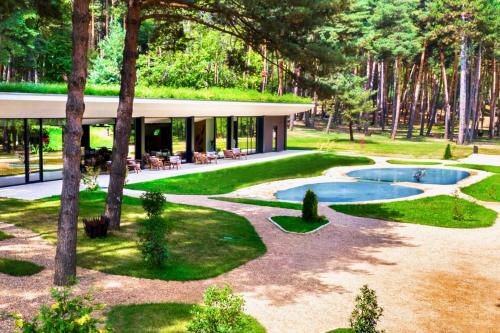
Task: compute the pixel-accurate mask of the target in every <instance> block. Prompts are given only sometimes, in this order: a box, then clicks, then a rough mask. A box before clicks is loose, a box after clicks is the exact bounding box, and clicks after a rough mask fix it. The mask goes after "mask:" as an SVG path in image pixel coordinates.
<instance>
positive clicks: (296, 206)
mask: <svg viewBox="0 0 500 333" xmlns="http://www.w3.org/2000/svg"><path fill="white" fill-rule="evenodd" d="M210 199H214V200H219V201H228V202H236V203H241V204H247V205H256V206H265V207H276V208H286V209H295V210H302V204H300V203H295V202H285V201H266V200H254V199H244V198H228V197H212V198H210Z"/></svg>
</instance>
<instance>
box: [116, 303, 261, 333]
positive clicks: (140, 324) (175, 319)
mask: <svg viewBox="0 0 500 333" xmlns="http://www.w3.org/2000/svg"><path fill="white" fill-rule="evenodd" d="M194 306H195V305H193V304H178V303H158V304H136V305H118V306H115V307H113V308H111V309H110V311H109V313H108V320H107V323H108V324H109V326H110V327H111V328H112V329H113V332H115V333H125V332H134V333H153V332H154V333H184V332H187V325H188V323H189V321H191V319H192V318H193V316H192V314H191V311H192V310H193V308H194ZM245 322H246V325H245V328H244V331H243V332H245V333H265V332H266V330H265V329H264V327H262V325H260V324H259V322H258V321H257V320H256V319H255V318H253V317H251V316H248V315H246V316H245Z"/></svg>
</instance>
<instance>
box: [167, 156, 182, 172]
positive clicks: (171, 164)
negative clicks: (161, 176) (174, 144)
mask: <svg viewBox="0 0 500 333" xmlns="http://www.w3.org/2000/svg"><path fill="white" fill-rule="evenodd" d="M166 163H167V165H168V168H169V169H172V168H176V169H177V170H179V167H180V166H181V163H182V161H181V157H180V156H170V157H169V159H168V161H166Z"/></svg>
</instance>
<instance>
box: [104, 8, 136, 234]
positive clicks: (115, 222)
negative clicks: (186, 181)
mask: <svg viewBox="0 0 500 333" xmlns="http://www.w3.org/2000/svg"><path fill="white" fill-rule="evenodd" d="M140 26H141V8H140V1H138V0H129V1H128V11H127V19H126V27H127V29H126V34H125V47H124V49H123V65H122V70H121V74H122V75H121V86H120V98H119V103H118V111H117V118H116V127H115V136H114V143H113V158H112V164H111V172H110V177H109V187H108V194H107V197H106V208H105V212H104V214H105V215H106V216H107V217H108V218H109V219H110V227H111V228H113V229H116V228H119V227H120V217H121V207H122V198H123V186H124V184H125V176H126V161H127V155H128V144H129V139H130V132H131V127H132V112H133V106H134V96H135V83H136V61H137V43H138V37H139V28H140Z"/></svg>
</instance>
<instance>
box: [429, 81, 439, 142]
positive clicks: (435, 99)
mask: <svg viewBox="0 0 500 333" xmlns="http://www.w3.org/2000/svg"><path fill="white" fill-rule="evenodd" d="M441 82H442V80H441V81H438V82H437V83H435V85H434V94H433V97H432V102H431V108H430V111H431V112H430V115H429V121H428V122H427V132H426V135H427V136H429V135H430V134H431V131H432V127H433V126H434V123H435V122H436V114H437V103H438V101H439V97H440V95H441Z"/></svg>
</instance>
